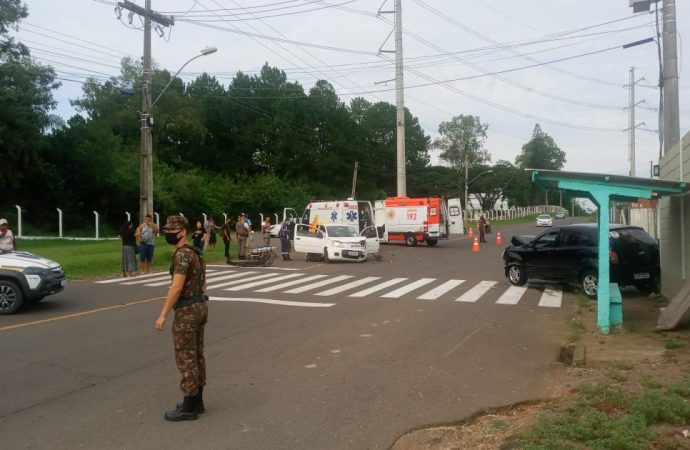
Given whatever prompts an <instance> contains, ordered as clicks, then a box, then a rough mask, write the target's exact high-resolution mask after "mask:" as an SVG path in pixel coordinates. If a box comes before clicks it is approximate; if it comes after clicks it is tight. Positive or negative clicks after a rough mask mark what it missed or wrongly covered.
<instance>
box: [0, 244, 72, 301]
mask: <svg viewBox="0 0 690 450" xmlns="http://www.w3.org/2000/svg"><path fill="white" fill-rule="evenodd" d="M66 284H67V278H66V277H65V271H64V270H63V269H62V266H60V264H58V263H56V262H54V261H51V260H49V259H45V258H41V257H40V256H36V255H34V254H32V253H28V252H14V251H12V252H7V251H3V250H0V315H6V314H12V313H14V312H15V311H17V310H18V309H19V308H20V307H21V306H22V304H24V302H38V301H40V300H42V299H43V298H44V297H45V296H46V295H51V294H55V293H57V292H60V291H62V290H63V289H64V288H65V285H66Z"/></svg>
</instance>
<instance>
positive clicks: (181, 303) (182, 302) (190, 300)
mask: <svg viewBox="0 0 690 450" xmlns="http://www.w3.org/2000/svg"><path fill="white" fill-rule="evenodd" d="M207 300H208V295H206V294H196V295H192V296H191V297H187V298H181V299H178V300H177V302H175V305H174V306H173V309H180V308H184V307H185V306H191V305H194V304H196V303H201V302H205V301H207Z"/></svg>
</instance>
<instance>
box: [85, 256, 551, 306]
mask: <svg viewBox="0 0 690 450" xmlns="http://www.w3.org/2000/svg"><path fill="white" fill-rule="evenodd" d="M217 267H219V268H220V267H223V266H217ZM206 273H207V278H206V281H207V283H208V290H209V291H212V290H221V289H222V290H225V291H242V290H247V291H250V290H251V291H252V292H257V293H258V292H280V293H283V294H301V293H305V292H306V293H309V294H310V295H315V296H319V297H330V296H335V295H338V294H343V293H345V294H343V295H347V296H348V297H353V298H362V297H376V296H378V297H379V298H392V299H397V298H403V297H405V298H415V299H417V300H438V299H440V298H443V297H445V296H452V297H451V298H454V300H455V301H456V302H465V303H475V302H478V301H480V300H481V299H482V298H484V297H486V296H487V294H489V295H490V298H495V297H494V295H496V294H493V295H491V294H490V292H492V291H493V290H494V289H496V288H499V286H498V285H499V282H498V281H492V280H483V281H479V282H477V284H475V285H474V286H472V287H471V288H470V289H469V290H468V291H466V292H464V293H463V294H462V295H460V296H459V297H455V296H456V295H458V294H453V292H454V290H459V289H458V287H459V286H461V285H463V284H464V283H466V280H457V279H450V280H438V279H436V278H407V277H398V278H391V279H385V278H383V277H379V276H368V277H356V276H355V275H337V274H334V275H325V274H317V275H309V274H306V273H303V272H285V271H282V272H278V271H272V272H269V271H254V270H247V269H245V268H242V269H237V268H232V269H231V270H220V269H218V270H216V269H211V270H208V269H207V271H206ZM96 283H102V284H105V283H108V284H114V283H118V284H120V285H144V286H146V287H161V286H166V285H168V284H169V283H170V275H169V274H168V273H164V272H158V273H155V274H147V275H140V276H138V277H135V278H132V277H125V278H113V279H110V280H102V281H97V282H96ZM367 285H369V287H366V286H367ZM424 286H428V287H427V288H426V289H424V290H422V288H423V287H424ZM319 288H323V290H321V289H319ZM538 289H540V287H537V288H536V289H535V286H532V287H528V286H508V287H505V286H503V285H501V286H500V291H499V292H497V293H500V296H499V297H498V300H496V301H495V303H496V304H499V305H513V306H515V305H518V304H519V303H520V301H521V299H522V298H523V297H524V296H525V295H526V293H527V292H538ZM348 291H350V292H352V291H354V292H352V293H351V294H349V295H348V294H347V292H348ZM414 291H421V293H419V292H414ZM413 296H415V297H413ZM223 298H225V297H223ZM446 298H447V297H446ZM528 298H531V297H528ZM562 306H563V292H562V290H560V289H557V288H555V287H553V286H550V285H546V286H545V287H544V290H543V292H542V293H540V299H539V307H544V308H561V307H562Z"/></svg>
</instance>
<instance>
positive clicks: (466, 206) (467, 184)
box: [462, 169, 493, 229]
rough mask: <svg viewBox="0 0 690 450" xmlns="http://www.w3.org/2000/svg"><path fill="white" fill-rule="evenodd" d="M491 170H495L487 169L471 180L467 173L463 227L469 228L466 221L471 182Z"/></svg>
mask: <svg viewBox="0 0 690 450" xmlns="http://www.w3.org/2000/svg"><path fill="white" fill-rule="evenodd" d="M491 172H493V169H489V170H485V171H484V172H482V173H480V174H479V175H477V176H476V177H474V178H472V179H471V180H470V181H467V175H465V214H464V216H463V218H462V224H463V228H465V229H467V227H465V221H466V219H467V211H469V207H468V204H467V197H468V195H467V194H468V191H467V188H468V187H469V185H470V184H472V182H473V181H474V180H476V179H477V178H479V177H481V176H482V175H485V174H487V173H491Z"/></svg>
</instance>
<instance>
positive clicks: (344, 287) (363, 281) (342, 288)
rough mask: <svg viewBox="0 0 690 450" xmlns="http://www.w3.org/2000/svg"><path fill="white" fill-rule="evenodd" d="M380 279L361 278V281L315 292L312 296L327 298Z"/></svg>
mask: <svg viewBox="0 0 690 450" xmlns="http://www.w3.org/2000/svg"><path fill="white" fill-rule="evenodd" d="M380 279H381V277H366V278H362V279H361V280H355V281H351V282H349V283H345V284H341V285H340V286H338V287H334V288H331V289H328V290H326V291H322V292H317V293H316V294H314V295H321V296H324V297H327V296H329V295H335V294H339V293H341V292H345V291H347V290H349V289H352V288H356V287H360V286H363V285H365V284H367V283H371V282H372V281H376V280H380Z"/></svg>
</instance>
